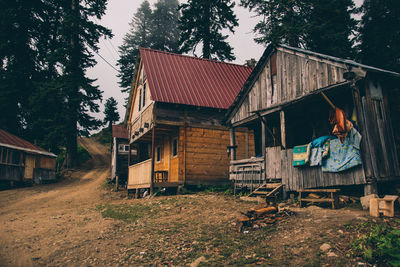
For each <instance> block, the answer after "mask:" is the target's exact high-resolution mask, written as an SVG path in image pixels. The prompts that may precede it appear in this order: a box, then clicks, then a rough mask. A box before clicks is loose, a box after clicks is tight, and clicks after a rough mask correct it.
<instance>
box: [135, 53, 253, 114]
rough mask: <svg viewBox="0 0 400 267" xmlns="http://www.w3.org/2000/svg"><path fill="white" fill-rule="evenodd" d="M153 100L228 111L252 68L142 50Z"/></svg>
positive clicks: (141, 54) (141, 55)
mask: <svg viewBox="0 0 400 267" xmlns="http://www.w3.org/2000/svg"><path fill="white" fill-rule="evenodd" d="M139 51H140V57H141V59H142V62H143V66H144V70H145V73H146V77H147V80H148V84H149V88H150V92H151V97H152V99H153V100H154V101H157V102H166V103H175V104H185V105H192V106H199V107H210V108H221V109H227V108H229V106H230V105H231V104H232V103H233V101H234V99H235V97H236V95H237V94H238V93H239V91H240V89H241V88H242V86H243V84H244V82H245V81H246V80H247V78H248V77H249V75H250V73H251V71H252V69H251V68H249V67H246V66H241V65H236V64H231V63H224V62H220V61H215V60H209V59H203V58H197V57H191V56H186V55H179V54H174V53H169V52H163V51H159V50H153V49H148V48H142V47H141V48H140V49H139Z"/></svg>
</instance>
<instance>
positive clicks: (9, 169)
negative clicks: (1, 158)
mask: <svg viewBox="0 0 400 267" xmlns="http://www.w3.org/2000/svg"><path fill="white" fill-rule="evenodd" d="M23 178H24V167H21V166H15V165H9V164H3V163H0V180H3V181H16V182H20V181H22V180H23Z"/></svg>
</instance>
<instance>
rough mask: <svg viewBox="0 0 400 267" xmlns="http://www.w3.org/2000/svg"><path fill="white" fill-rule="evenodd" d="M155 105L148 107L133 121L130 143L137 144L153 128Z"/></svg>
mask: <svg viewBox="0 0 400 267" xmlns="http://www.w3.org/2000/svg"><path fill="white" fill-rule="evenodd" d="M153 111H154V103H151V104H150V105H148V106H147V107H146V108H145V109H144V110H143V111H142V112H141V113H140V114H139V115H138V116H137V117H136V118H134V119H133V121H132V124H131V131H130V135H131V136H130V137H131V138H130V143H133V142H135V141H136V140H138V139H139V138H141V137H142V136H143V135H145V134H146V133H147V132H148V131H150V130H151V128H152V127H153V122H154V121H153Z"/></svg>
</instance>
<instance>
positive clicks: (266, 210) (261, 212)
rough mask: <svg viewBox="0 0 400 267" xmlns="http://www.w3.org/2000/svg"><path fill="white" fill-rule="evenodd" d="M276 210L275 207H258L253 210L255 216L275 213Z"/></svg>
mask: <svg viewBox="0 0 400 267" xmlns="http://www.w3.org/2000/svg"><path fill="white" fill-rule="evenodd" d="M275 212H277V209H276V208H275V207H268V208H262V209H258V210H256V211H255V214H256V215H257V216H262V215H265V214H268V213H275Z"/></svg>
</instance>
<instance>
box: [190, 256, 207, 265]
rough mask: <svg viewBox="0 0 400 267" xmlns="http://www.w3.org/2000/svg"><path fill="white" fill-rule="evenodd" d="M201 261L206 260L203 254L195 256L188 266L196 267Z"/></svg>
mask: <svg viewBox="0 0 400 267" xmlns="http://www.w3.org/2000/svg"><path fill="white" fill-rule="evenodd" d="M201 262H207V260H206V258H205V257H204V256H201V257H199V258H197V259H196V260H195V261H194V262H192V263H191V264H190V267H197V266H199V264H200V263H201Z"/></svg>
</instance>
